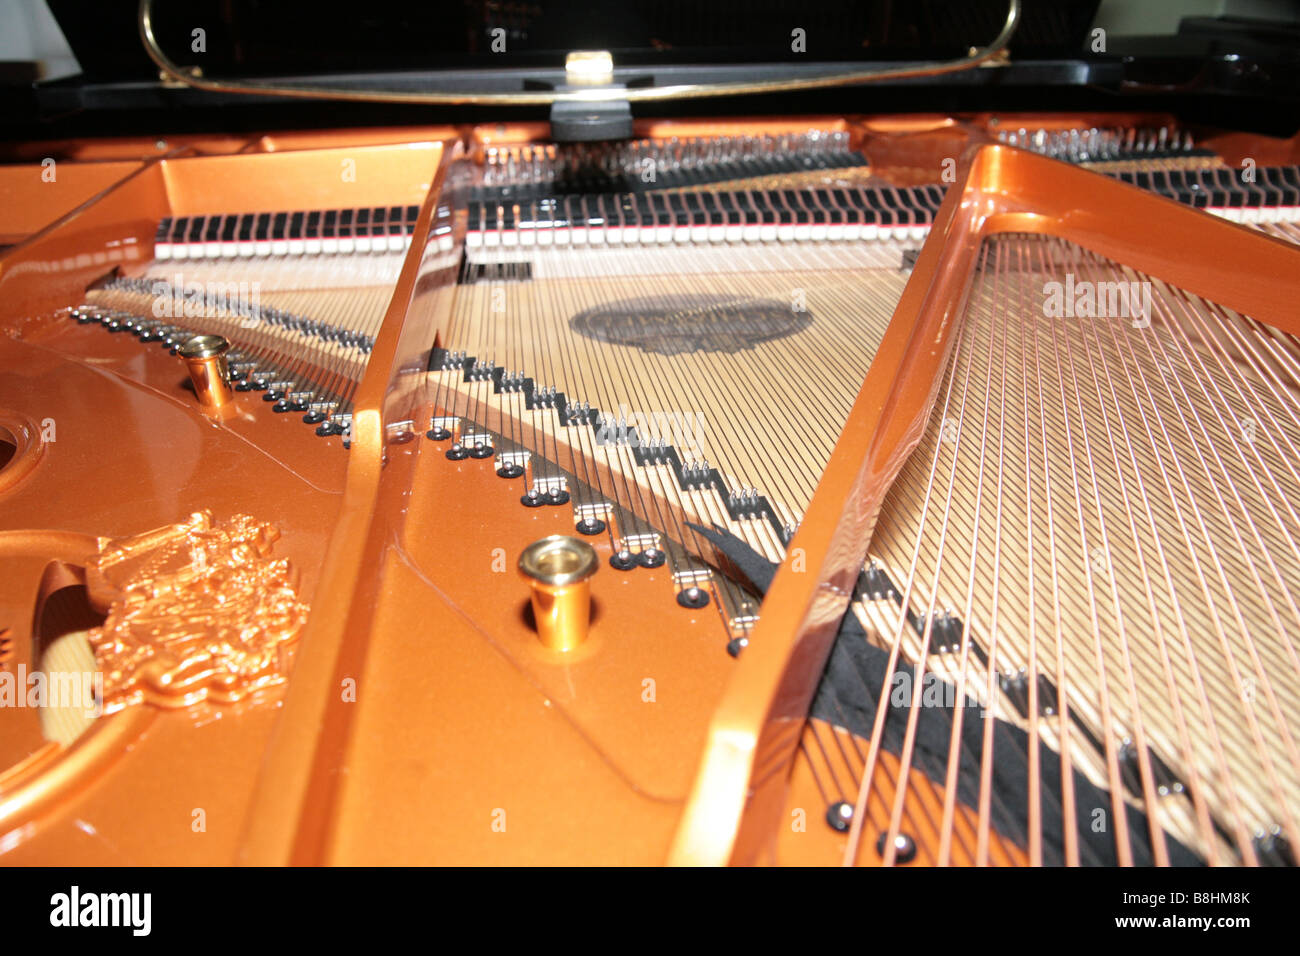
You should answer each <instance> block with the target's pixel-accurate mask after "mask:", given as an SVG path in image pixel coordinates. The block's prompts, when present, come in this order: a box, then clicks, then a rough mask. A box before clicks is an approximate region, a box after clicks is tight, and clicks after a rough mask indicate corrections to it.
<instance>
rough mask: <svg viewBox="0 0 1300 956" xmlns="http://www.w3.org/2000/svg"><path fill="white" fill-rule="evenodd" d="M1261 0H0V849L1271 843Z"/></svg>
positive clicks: (1285, 375)
mask: <svg viewBox="0 0 1300 956" xmlns="http://www.w3.org/2000/svg"><path fill="white" fill-rule="evenodd" d="M791 6H794V5H791ZM1260 6H1261V5H1259V4H1253V5H1252V4H1247V3H1238V2H1235V0H1222V2H1218V3H1190V2H1188V3H1177V2H1166V3H1146V2H1143V3H1137V2H1127V0H1103V2H1097V0H1069V2H1049V0H1023V2H1021V0H1012V2H1007V0H979V2H974V0H972V2H968V3H963V4H959V5H952V4H944V3H938V2H929V0H912V2H908V3H897V2H888V0H877V2H871V3H858V2H856V0H842V2H837V0H830V2H816V3H805V4H800V5H797V7H796V8H794V9H784V8H783V7H782V6H781V5H771V4H757V5H756V4H752V3H747V4H738V3H719V4H710V5H709V8H710V9H709V10H707V11H702V10H701V9H700V8H699V6H698V5H697V4H694V3H687V2H677V0H661V2H657V3H655V4H653V5H645V7H644V9H637V8H636V7H633V6H629V5H627V4H621V3H608V4H597V5H593V4H573V3H567V2H556V0H532V2H527V3H494V4H479V3H470V2H455V3H444V4H408V5H403V4H400V3H385V4H381V5H380V6H379V7H378V8H377V9H374V10H366V11H362V10H358V11H356V12H355V13H354V14H353V15H351V19H349V18H348V17H344V16H342V15H341V14H340V15H339V16H335V17H321V16H317V15H315V14H314V13H313V10H314V7H313V6H312V5H308V4H304V3H300V2H288V3H284V4H276V5H265V4H258V3H253V2H250V0H232V2H223V3H218V2H200V3H197V4H190V3H187V4H181V3H172V2H170V0H144V2H143V3H141V4H140V5H139V6H138V7H137V5H136V4H135V3H134V2H132V0H127V2H104V3H100V4H96V5H93V6H87V5H82V4H78V3H72V2H64V0H49V2H48V5H47V4H43V3H31V4H28V5H26V6H23V5H10V6H8V7H6V8H4V9H5V11H6V12H5V13H4V16H5V17H8V18H9V20H10V21H11V22H10V23H8V24H7V26H8V27H9V29H8V30H6V31H5V32H7V33H8V34H9V35H10V37H12V38H14V40H13V42H14V43H18V42H19V41H20V40H22V38H26V39H25V41H24V42H26V46H25V47H22V48H21V49H20V50H19V52H18V53H17V54H10V53H9V52H6V54H5V55H6V56H7V57H10V58H13V59H21V60H30V61H33V62H32V63H30V64H22V63H18V64H0V76H2V77H3V86H0V109H2V110H3V113H4V117H5V121H4V141H3V142H0V332H2V333H3V334H0V704H2V705H3V706H0V725H2V726H3V732H0V862H4V863H7V864H49V863H72V864H157V863H170V864H177V863H179V864H213V865H224V864H231V863H253V864H394V863H486V864H513V863H531V864H574V863H577V864H649V865H657V864H665V863H667V864H691V863H694V864H777V865H791V864H795V865H837V864H841V863H851V864H860V865H885V866H924V865H998V866H1026V865H1029V866H1042V865H1062V864H1068V865H1084V866H1118V865H1130V864H1137V865H1160V866H1165V865H1178V866H1201V865H1248V866H1255V865H1259V866H1292V865H1294V864H1295V847H1296V844H1297V839H1300V656H1298V649H1297V640H1298V638H1297V635H1300V513H1297V509H1298V508H1300V338H1298V337H1297V336H1300V317H1298V313H1297V308H1296V304H1297V303H1298V302H1300V136H1297V117H1300V110H1298V109H1297V105H1298V104H1297V91H1298V90H1300V82H1298V80H1300V66H1298V65H1297V60H1296V56H1295V51H1296V49H1297V40H1298V39H1300V9H1297V5H1296V4H1294V3H1290V4H1287V3H1280V4H1273V5H1271V6H1269V7H1268V10H1269V11H1270V16H1271V17H1272V19H1269V20H1264V19H1259V18H1253V19H1252V18H1251V15H1252V13H1253V12H1255V10H1256V9H1257V8H1259V7H1260ZM589 8H595V11H596V12H594V13H593V12H591V9H589ZM63 41H66V49H61V48H62V47H63ZM7 42H9V41H7ZM8 49H9V48H8V47H6V51H8ZM52 51H53V52H52ZM38 61H39V62H43V64H44V66H43V67H41V66H39V65H38ZM59 64H63V66H62V69H61V71H60V69H59ZM42 69H43V70H44V72H41V71H42ZM60 73H61V74H62V75H60Z"/></svg>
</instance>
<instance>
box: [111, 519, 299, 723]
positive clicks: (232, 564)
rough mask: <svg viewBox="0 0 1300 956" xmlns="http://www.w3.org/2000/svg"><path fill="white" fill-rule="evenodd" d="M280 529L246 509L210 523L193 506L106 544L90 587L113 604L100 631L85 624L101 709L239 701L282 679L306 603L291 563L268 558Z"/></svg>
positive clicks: (182, 705)
mask: <svg viewBox="0 0 1300 956" xmlns="http://www.w3.org/2000/svg"><path fill="white" fill-rule="evenodd" d="M278 537H279V532H278V531H277V530H276V529H275V528H274V527H273V526H272V525H269V524H266V523H264V522H260V521H257V520H255V519H253V518H251V517H249V516H248V515H235V516H234V517H232V518H231V519H230V520H228V521H225V522H221V523H220V524H215V523H214V522H213V520H212V515H211V514H210V513H209V512H206V511H198V512H195V513H194V514H193V515H191V516H190V518H189V520H188V521H185V522H181V523H179V524H175V525H169V526H167V527H165V528H160V529H158V530H156V531H150V532H147V533H145V534H141V535H136V536H134V537H130V538H116V539H102V540H101V542H100V550H99V554H98V555H96V556H95V557H94V558H92V559H91V561H90V563H89V565H88V566H87V568H86V585H87V589H88V590H89V592H90V597H91V601H92V602H93V603H94V604H96V605H97V606H99V607H108V612H107V617H106V619H105V621H104V625H103V627H100V628H96V629H94V630H92V631H91V632H90V644H91V647H92V649H93V650H94V653H95V660H96V662H97V663H98V665H99V667H100V668H101V670H102V671H103V674H104V697H103V712H104V713H112V712H114V711H117V710H120V709H122V708H123V707H127V706H130V705H132V704H136V703H140V702H141V701H147V702H149V703H151V704H155V705H157V706H160V707H185V706H189V705H191V704H196V703H198V702H200V701H203V700H208V701H214V702H217V703H223V704H227V703H233V702H235V701H238V700H240V699H242V698H244V697H245V696H247V695H248V694H250V693H252V692H254V691H257V690H259V689H261V688H264V687H270V686H272V685H274V684H278V683H280V682H281V681H283V680H284V674H285V670H286V667H285V663H286V662H285V659H284V658H285V654H286V651H287V649H288V646H289V645H290V644H291V643H292V642H293V641H294V640H296V639H297V637H298V632H299V631H300V629H301V628H302V625H303V622H304V621H305V620H306V618H307V606H306V605H305V604H303V603H302V602H301V601H299V600H298V595H297V587H296V575H295V574H294V572H293V571H292V569H291V568H290V566H289V562H288V561H287V560H284V559H278V560H277V559H273V558H272V557H271V546H272V544H273V543H274V542H275V540H276V539H277V538H278Z"/></svg>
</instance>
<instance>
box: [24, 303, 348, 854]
mask: <svg viewBox="0 0 1300 956" xmlns="http://www.w3.org/2000/svg"><path fill="white" fill-rule="evenodd" d="M61 321H64V322H67V321H68V320H66V319H65V320H61ZM72 326H73V327H72V328H71V329H66V330H65V333H66V335H65V337H61V338H60V340H59V344H60V346H61V347H62V348H66V349H69V350H70V351H75V352H78V353H79V354H80V355H81V356H97V360H96V361H95V362H94V364H87V363H84V359H83V360H82V361H73V360H72V359H71V358H69V357H68V356H66V355H63V354H60V353H58V352H55V351H52V350H50V349H49V348H46V347H43V346H41V345H39V344H33V343H29V342H19V341H15V340H12V339H9V338H0V367H2V368H4V369H5V372H4V374H3V376H2V377H0V405H3V406H4V407H5V408H6V409H7V414H9V415H11V416H12V415H21V416H23V417H25V418H27V419H29V420H32V421H35V422H37V423H40V424H42V426H43V428H44V431H45V438H44V444H43V448H42V454H41V458H40V461H39V462H38V463H37V465H36V467H35V468H33V469H32V471H31V473H30V474H28V475H27V476H26V477H25V478H24V479H23V480H21V481H19V482H18V483H16V484H15V485H14V486H12V487H11V488H9V489H7V490H4V491H2V492H0V528H3V529H4V531H3V532H0V536H4V537H5V538H6V540H7V536H9V535H25V536H26V537H27V538H28V539H30V540H29V542H28V544H27V546H26V551H27V553H28V557H27V559H26V562H27V567H28V569H29V573H25V574H5V575H4V577H3V581H2V583H0V608H2V609H3V611H4V614H5V619H6V621H7V622H8V621H12V622H14V624H15V625H19V626H18V627H16V628H15V629H16V631H18V632H19V633H20V636H21V638H22V639H23V643H24V644H26V645H27V646H28V647H30V634H29V633H28V627H27V622H30V621H31V620H32V617H33V613H34V609H33V603H34V601H35V599H36V596H37V590H36V585H37V582H38V580H39V577H40V570H41V568H43V567H44V566H45V565H46V564H48V563H49V562H50V561H52V560H66V561H70V562H73V563H74V564H75V563H79V561H80V560H81V559H80V558H79V555H78V554H77V549H76V548H72V547H71V545H72V544H75V542H76V541H82V542H83V547H84V544H85V542H88V541H89V542H93V540H94V538H95V537H98V536H122V535H130V534H136V533H139V532H143V531H148V530H151V529H153V528H156V527H159V526H161V525H164V524H168V523H171V522H174V521H179V520H183V519H184V518H185V517H186V516H187V515H188V514H189V513H190V512H192V511H195V510H200V509H203V508H209V509H212V510H214V511H215V512H217V513H218V514H219V515H222V516H228V515H230V514H232V513H234V512H236V511H252V512H254V513H260V514H266V515H273V516H274V520H275V523H276V524H277V526H278V527H279V529H280V530H281V533H282V540H281V541H279V542H277V543H276V545H275V549H274V554H275V556H276V557H284V558H287V559H289V561H290V562H291V563H292V565H293V567H294V568H295V569H296V570H297V571H298V573H299V575H300V580H301V587H302V593H303V594H304V596H305V597H306V598H307V599H308V600H310V596H311V593H312V591H313V590H314V587H315V584H316V580H317V569H318V567H319V555H320V553H321V551H322V550H323V549H324V547H325V544H326V542H327V541H328V538H329V533H330V530H331V525H332V515H333V514H334V512H335V511H336V510H337V508H338V505H339V501H340V491H341V487H342V474H343V469H344V467H345V465H346V454H347V453H346V452H345V451H343V450H342V448H340V447H339V446H338V440H337V439H328V440H322V439H319V438H316V437H315V436H314V435H312V434H311V430H310V429H308V428H306V427H305V426H303V425H302V424H301V423H299V422H296V421H291V420H289V419H287V418H285V417H283V416H276V415H273V414H272V413H271V412H270V411H269V409H268V408H267V407H266V406H265V404H264V403H262V402H261V401H260V399H258V398H257V397H255V396H248V395H241V396H240V397H239V398H238V399H237V404H239V405H240V414H239V415H238V416H237V417H235V418H232V419H231V420H229V421H227V422H224V423H221V424H213V423H212V422H211V421H209V420H208V419H207V418H206V417H205V416H203V415H202V414H201V413H199V412H198V411H197V409H196V408H195V407H194V404H193V401H192V397H191V396H190V395H189V393H188V392H186V391H185V390H184V389H183V387H182V383H183V381H184V374H183V370H182V369H180V368H179V367H178V365H177V362H178V360H177V359H176V358H174V357H173V356H170V355H167V354H166V353H165V352H164V351H163V350H161V349H159V348H158V347H157V346H152V347H146V346H142V345H141V344H140V343H138V342H136V341H134V340H133V339H125V338H121V337H117V336H113V335H110V334H109V333H107V332H104V331H103V330H101V329H98V328H92V327H82V326H76V325H75V323H73V324H72ZM289 462H292V464H289ZM25 529H33V530H31V531H26V530H25ZM71 532H75V533H76V534H77V537H75V538H71V539H69V541H70V544H69V545H60V544H59V542H60V541H61V540H62V539H60V538H58V537H57V535H58V534H61V533H71ZM56 545H57V546H56ZM11 626H13V625H11ZM279 694H280V690H279V689H278V688H277V689H273V690H272V691H271V692H270V693H269V694H267V695H264V696H263V697H262V698H261V701H260V703H259V704H258V705H257V706H252V705H251V704H248V703H246V704H241V705H239V707H238V709H231V708H226V709H219V708H218V709H210V708H206V707H204V708H199V709H197V710H193V709H191V710H182V711H176V712H171V713H168V714H166V715H158V716H157V718H156V719H154V716H153V715H154V711H152V710H151V709H149V708H147V707H131V708H128V709H127V710H125V711H123V712H121V713H119V714H116V715H112V716H109V717H106V718H101V722H102V724H103V726H102V727H97V728H95V729H93V730H92V731H91V732H89V733H88V734H87V735H86V736H85V737H84V738H83V739H82V740H80V741H78V742H77V744H76V745H74V748H73V751H74V752H75V753H70V754H69V755H67V756H68V759H60V760H58V761H57V763H55V764H51V765H50V767H49V768H48V769H47V768H45V767H42V768H41V770H42V773H41V774H40V777H39V779H38V780H37V781H36V783H35V789H34V791H33V790H32V788H31V787H25V788H24V790H23V791H22V792H15V791H14V790H12V789H11V788H12V787H17V786H18V785H19V784H20V783H21V781H18V780H15V779H12V778H6V779H5V780H4V782H3V783H0V808H4V807H5V806H6V804H7V803H8V802H9V801H11V800H18V801H19V803H20V804H21V806H20V807H15V808H14V810H15V811H18V810H21V809H22V808H26V810H25V811H24V812H22V813H20V814H19V816H18V817H12V816H9V815H7V814H6V812H5V810H4V809H0V830H2V831H4V832H5V834H6V836H5V841H6V842H5V846H6V848H7V849H9V850H11V853H12V855H11V856H6V857H5V859H6V861H9V860H11V859H12V861H13V862H20V861H22V862H44V863H49V862H57V861H60V860H62V861H68V860H74V859H75V860H79V861H86V862H102V863H164V862H170V863H194V862H202V861H207V862H213V863H216V862H225V861H228V860H229V859H230V858H231V857H232V855H233V851H234V841H235V839H236V836H237V831H238V822H237V821H242V819H243V814H244V812H245V809H246V807H245V804H244V801H246V799H247V794H248V791H249V790H250V789H251V787H252V781H253V775H254V773H255V768H256V760H255V755H256V754H257V753H259V752H260V751H261V749H262V747H264V746H265V737H266V733H267V731H268V729H269V726H270V723H271V720H272V718H273V715H274V713H275V708H274V703H275V700H277V699H278V697H279ZM237 716H238V719H236V717H237ZM142 721H143V722H144V723H143V724H142V723H141V722H142ZM150 721H152V723H150ZM146 728H148V729H147V731H146ZM126 749H129V751H130V752H129V753H125V752H124V750H126ZM107 769H112V770H114V772H113V773H111V774H107V775H104V776H103V779H102V780H101V782H100V783H99V784H97V785H96V786H94V787H90V786H89V784H90V783H92V782H93V781H94V780H96V779H97V777H98V776H99V775H103V774H104V772H105V770H107ZM141 808H149V810H148V812H147V816H148V818H149V819H150V821H151V823H150V826H149V827H141V826H140V813H141ZM195 808H204V809H205V810H206V812H207V813H208V814H210V816H209V819H210V820H211V821H212V824H211V825H210V826H209V827H208V829H207V831H206V833H204V832H198V831H195V830H192V829H191V824H192V823H193V817H192V815H191V814H192V811H193V810H194V809H195ZM36 809H39V815H38V816H36V817H32V816H30V813H31V812H32V811H34V810H36ZM15 824H17V827H16V829H15V828H14V825H15Z"/></svg>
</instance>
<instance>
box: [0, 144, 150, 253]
mask: <svg viewBox="0 0 1300 956" xmlns="http://www.w3.org/2000/svg"><path fill="white" fill-rule="evenodd" d="M139 168H140V164H139V163H137V162H125V161H121V162H104V163H77V162H70V161H58V160H55V161H54V164H53V165H41V163H40V161H39V160H38V161H37V162H35V163H23V164H21V165H15V166H0V246H5V245H13V244H15V243H18V242H21V241H22V240H24V239H26V238H27V237H28V236H30V235H31V234H32V233H34V232H37V231H39V230H40V229H42V228H44V227H45V226H47V225H49V224H50V223H52V222H54V220H56V219H58V218H59V217H61V216H65V215H67V214H68V213H69V212H71V211H72V210H73V209H75V208H77V207H78V206H80V205H81V204H82V203H84V202H86V201H87V200H88V199H90V198H92V197H93V196H95V195H96V194H98V193H100V192H103V191H104V190H105V189H108V188H109V187H110V186H112V185H114V184H115V183H118V182H121V181H122V180H123V179H125V178H126V177H127V176H128V175H130V174H131V173H133V172H135V171H136V170H137V169H139ZM51 177H53V178H51Z"/></svg>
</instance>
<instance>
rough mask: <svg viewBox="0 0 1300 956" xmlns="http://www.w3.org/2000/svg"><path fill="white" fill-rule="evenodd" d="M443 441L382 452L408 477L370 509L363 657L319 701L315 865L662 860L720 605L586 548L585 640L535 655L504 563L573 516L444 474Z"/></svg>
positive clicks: (689, 757)
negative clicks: (683, 601) (369, 586)
mask: <svg viewBox="0 0 1300 956" xmlns="http://www.w3.org/2000/svg"><path fill="white" fill-rule="evenodd" d="M446 447H447V446H446V445H444V444H435V443H434V442H431V441H429V440H428V439H426V438H424V437H420V438H418V439H416V440H415V441H413V442H411V443H409V444H404V445H400V446H397V447H394V448H390V449H389V465H388V467H387V471H388V472H389V473H394V474H395V473H396V472H398V471H402V472H405V471H407V470H409V471H410V472H411V487H410V490H409V492H405V493H403V494H401V495H400V497H399V498H398V499H392V498H388V497H386V496H381V501H380V503H379V507H378V509H377V510H378V512H379V514H380V515H381V516H383V517H382V518H381V520H383V521H384V522H385V523H387V524H388V525H389V530H388V533H387V535H386V536H385V537H387V538H388V542H387V544H386V546H385V547H384V548H383V550H382V557H381V558H380V560H381V561H382V565H381V566H380V567H379V568H377V569H376V572H377V573H376V574H375V575H374V576H375V577H376V578H377V579H378V580H381V581H382V582H383V586H382V588H380V589H377V590H376V593H375V594H374V602H375V603H374V606H373V608H366V609H365V618H366V625H365V626H366V628H367V630H368V636H367V637H366V639H365V641H364V644H365V647H366V651H365V656H364V659H363V660H358V661H357V668H358V669H357V670H356V671H345V670H343V669H341V670H339V671H338V672H336V675H335V676H336V680H335V682H334V683H335V686H339V684H340V682H341V681H342V680H345V679H346V678H347V677H348V676H353V677H355V679H356V682H357V694H356V702H355V703H350V702H347V701H344V700H342V699H341V695H339V694H335V695H334V699H333V700H332V701H331V703H330V705H329V706H330V707H331V708H332V709H334V710H337V711H339V712H341V713H342V714H344V715H345V718H346V720H347V722H348V725H349V726H348V735H347V740H348V742H347V746H346V751H345V752H344V753H343V754H342V755H341V756H340V758H339V764H338V767H337V768H336V769H335V773H334V774H332V775H331V778H330V787H331V789H332V791H333V793H332V794H331V799H332V802H333V806H334V812H333V814H332V816H331V819H330V821H329V826H328V833H329V838H328V851H327V853H326V854H325V855H323V856H321V857H318V858H317V860H316V861H317V862H331V863H348V864H354V863H412V862H419V861H428V860H438V861H440V862H449V863H468V862H480V863H641V864H654V863H658V862H661V861H662V859H663V856H664V854H665V852H666V850H667V846H668V840H669V838H670V837H671V832H672V822H673V821H675V820H676V817H677V815H678V813H679V812H680V808H681V805H682V801H683V800H684V799H685V797H686V795H687V793H688V792H689V787H690V773H691V769H692V767H693V765H694V759H695V757H697V756H698V754H699V752H700V747H701V746H702V744H703V740H704V735H703V730H704V727H705V725H706V724H707V720H708V714H709V713H710V712H711V711H712V709H713V706H714V704H715V703H716V699H717V695H718V693H719V692H720V690H721V687H722V685H723V682H724V681H725V679H726V676H727V674H728V673H729V672H730V670H731V669H732V668H733V667H734V666H735V662H734V661H733V660H732V658H730V657H729V656H728V655H727V654H726V652H725V650H724V641H723V640H722V636H721V633H720V628H719V626H718V612H717V610H716V608H714V607H712V606H710V607H706V608H702V609H700V610H696V611H692V610H688V609H685V608H682V607H680V606H678V605H677V603H676V601H675V600H674V594H675V592H674V590H673V587H672V584H671V580H670V576H669V574H668V572H667V569H666V568H661V569H659V570H655V571H651V570H646V569H637V570H635V571H633V572H619V571H616V570H614V569H613V568H611V567H610V566H609V565H608V557H609V553H610V549H609V543H608V539H607V538H593V539H589V540H590V541H591V543H593V544H594V545H595V546H596V549H597V552H598V554H599V556H600V560H601V565H600V570H598V571H597V573H596V574H595V576H594V577H593V578H592V579H591V589H592V595H593V620H592V624H591V630H590V634H589V637H588V639H587V641H586V643H585V644H583V645H582V646H581V647H580V648H578V649H577V650H574V651H569V652H557V651H551V650H548V649H546V648H545V647H543V646H542V644H541V643H540V641H539V640H538V638H537V635H536V632H535V630H534V628H533V626H532V623H531V621H530V619H529V616H528V613H527V608H528V605H529V588H528V586H527V584H526V583H525V582H524V581H523V580H521V578H520V577H519V575H518V574H517V573H516V572H515V562H516V561H517V559H518V557H519V552H520V551H521V550H522V547H523V546H524V545H525V544H528V543H531V542H532V541H534V540H537V539H539V538H543V537H545V536H547V535H550V534H571V533H573V517H572V515H573V512H572V508H571V507H568V506H562V507H547V508H537V509H533V508H525V507H523V505H521V504H520V503H519V494H520V490H521V485H522V482H520V481H518V480H515V481H505V480H502V479H501V478H499V477H497V476H496V474H495V470H494V465H493V463H492V461H491V460H490V459H488V460H485V461H476V460H473V459H468V460H466V461H464V462H452V461H448V460H447V459H446V457H445V456H444V454H443V452H444V451H445V449H446ZM399 504H400V512H404V515H401V517H400V518H399V508H398V507H397V506H398V505H399ZM647 621H654V622H655V623H654V626H653V627H647ZM362 636H363V635H361V634H355V633H354V634H353V639H354V641H355V642H356V643H362V642H361V640H360V638H361V637H362ZM344 767H346V773H341V771H342V770H343V768H344ZM498 811H501V812H500V813H498ZM494 824H497V825H499V826H504V829H497V828H494ZM311 859H312V857H310V856H304V857H302V858H301V860H302V861H303V862H306V861H308V860H311Z"/></svg>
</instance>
